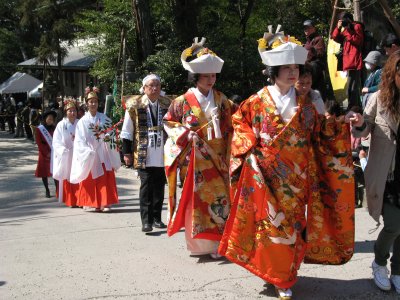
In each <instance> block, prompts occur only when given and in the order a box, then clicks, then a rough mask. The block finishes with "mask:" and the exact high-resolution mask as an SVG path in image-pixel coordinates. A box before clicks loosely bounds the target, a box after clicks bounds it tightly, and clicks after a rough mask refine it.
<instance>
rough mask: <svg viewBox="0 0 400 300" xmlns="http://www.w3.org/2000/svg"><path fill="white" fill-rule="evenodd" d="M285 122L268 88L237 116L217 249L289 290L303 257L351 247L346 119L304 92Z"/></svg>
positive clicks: (347, 252)
mask: <svg viewBox="0 0 400 300" xmlns="http://www.w3.org/2000/svg"><path fill="white" fill-rule="evenodd" d="M297 101H298V103H299V109H298V110H297V112H296V113H295V114H294V115H293V117H292V118H291V119H290V121H289V122H288V123H285V122H284V121H283V120H282V118H281V116H280V115H279V114H278V113H277V109H276V106H275V103H274V101H273V99H272V97H271V95H270V94H269V91H268V89H267V88H264V89H263V90H262V91H261V92H260V93H259V94H256V95H253V96H252V97H250V98H249V99H248V100H246V101H245V102H243V103H242V105H241V107H240V109H239V110H238V111H237V112H236V113H235V114H234V115H233V117H232V122H233V128H234V135H233V139H232V155H231V164H230V173H231V199H232V202H233V203H232V208H231V213H230V215H229V218H228V221H227V224H226V227H225V232H224V236H223V238H222V240H221V245H220V248H219V252H220V254H222V255H225V256H226V257H227V258H228V259H229V260H231V261H233V262H235V263H237V264H239V265H241V266H243V267H245V268H246V269H248V270H249V271H251V272H253V273H254V274H256V275H257V276H259V277H261V278H262V279H264V280H266V281H268V282H270V283H272V284H274V285H276V286H278V287H280V288H290V287H291V286H292V285H293V284H294V283H295V282H296V280H297V270H298V269H299V267H300V264H301V262H302V261H303V259H304V260H305V262H308V263H318V264H343V263H345V262H347V261H348V260H349V259H350V258H351V256H352V254H353V250H354V181H353V166H352V157H351V149H350V133H349V128H348V125H347V124H345V123H342V122H339V121H335V119H334V118H331V119H325V117H324V116H322V115H318V113H317V112H316V110H315V108H314V106H313V104H312V103H311V101H310V100H308V101H307V99H304V98H303V97H299V98H298V99H297Z"/></svg>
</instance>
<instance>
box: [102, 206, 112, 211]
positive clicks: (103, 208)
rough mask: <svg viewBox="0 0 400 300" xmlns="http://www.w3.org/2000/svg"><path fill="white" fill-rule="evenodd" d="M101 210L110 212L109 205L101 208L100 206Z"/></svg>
mask: <svg viewBox="0 0 400 300" xmlns="http://www.w3.org/2000/svg"><path fill="white" fill-rule="evenodd" d="M101 211H102V212H110V211H111V208H110V207H107V206H106V207H102V208H101Z"/></svg>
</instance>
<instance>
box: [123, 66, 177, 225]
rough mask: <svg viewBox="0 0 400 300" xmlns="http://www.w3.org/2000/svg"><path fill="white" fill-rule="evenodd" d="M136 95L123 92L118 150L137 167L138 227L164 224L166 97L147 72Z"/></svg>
mask: <svg viewBox="0 0 400 300" xmlns="http://www.w3.org/2000/svg"><path fill="white" fill-rule="evenodd" d="M142 83H143V84H142V88H141V89H140V91H141V93H144V94H143V95H140V96H125V97H124V100H125V103H126V112H125V119H124V123H123V125H122V131H121V138H122V152H123V154H124V161H125V163H126V165H128V166H130V165H132V164H133V167H134V168H135V169H137V170H138V175H139V177H140V182H141V184H140V192H139V197H140V217H141V220H142V231H143V232H150V231H152V230H153V226H154V227H156V228H166V225H165V224H164V223H163V222H162V221H161V211H162V206H163V201H164V186H165V182H166V178H165V170H164V143H165V140H166V137H167V136H166V134H165V132H163V121H162V119H163V116H164V115H165V113H166V112H167V110H168V107H169V105H170V102H171V101H170V99H168V98H166V97H164V96H161V95H160V94H161V82H160V78H159V77H158V76H157V75H155V74H150V75H148V76H146V77H145V78H144V79H143V82H142Z"/></svg>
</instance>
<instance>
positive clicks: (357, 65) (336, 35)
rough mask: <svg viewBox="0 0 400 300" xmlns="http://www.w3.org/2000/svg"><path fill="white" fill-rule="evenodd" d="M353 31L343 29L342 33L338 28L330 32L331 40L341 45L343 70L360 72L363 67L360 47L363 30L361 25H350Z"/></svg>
mask: <svg viewBox="0 0 400 300" xmlns="http://www.w3.org/2000/svg"><path fill="white" fill-rule="evenodd" d="M352 25H353V29H349V28H344V30H343V31H342V32H340V31H339V28H338V27H335V29H334V30H333V32H332V39H333V40H334V41H335V42H338V43H341V44H343V70H344V71H346V70H361V69H362V66H363V60H362V46H363V43H364V30H363V27H362V25H361V24H358V23H355V22H354V23H352Z"/></svg>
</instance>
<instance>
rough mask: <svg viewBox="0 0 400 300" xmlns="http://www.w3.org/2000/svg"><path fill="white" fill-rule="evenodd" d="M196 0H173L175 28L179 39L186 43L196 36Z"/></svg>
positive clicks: (197, 8)
mask: <svg viewBox="0 0 400 300" xmlns="http://www.w3.org/2000/svg"><path fill="white" fill-rule="evenodd" d="M199 6H200V4H199V2H198V1H197V0H174V4H173V12H174V15H175V30H176V34H177V36H178V37H179V39H180V40H181V41H182V42H183V43H184V44H185V45H186V44H191V43H192V42H193V38H195V37H197V36H198V33H199V31H198V27H197V17H198V14H199Z"/></svg>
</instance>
